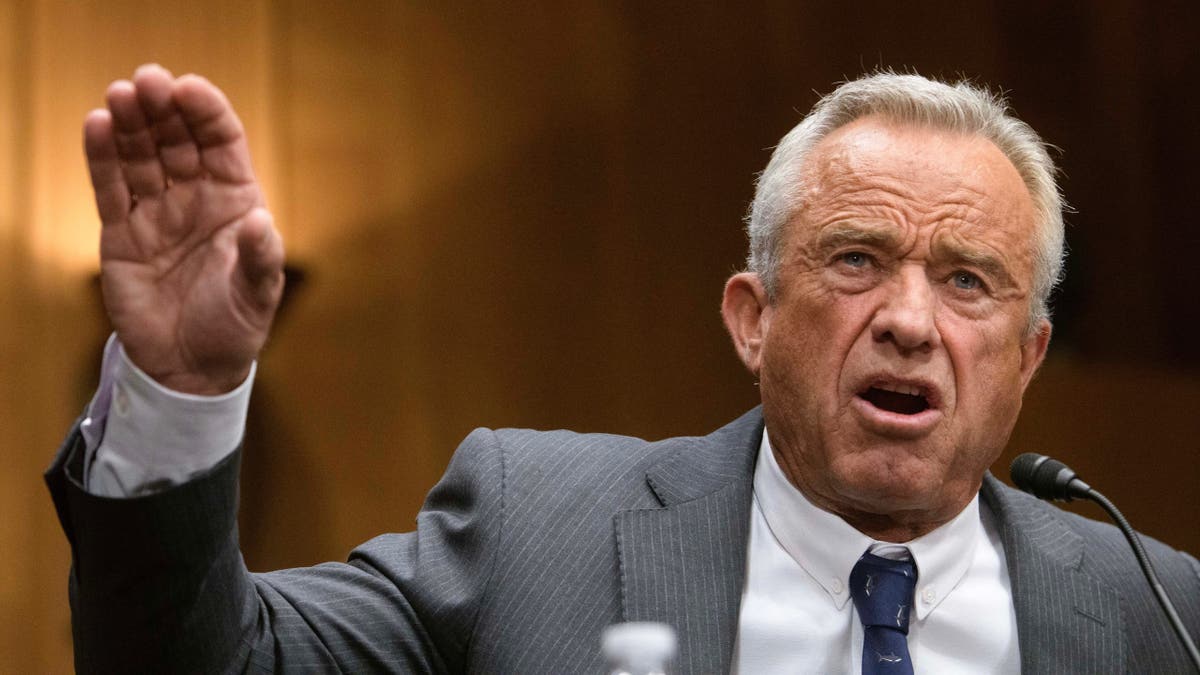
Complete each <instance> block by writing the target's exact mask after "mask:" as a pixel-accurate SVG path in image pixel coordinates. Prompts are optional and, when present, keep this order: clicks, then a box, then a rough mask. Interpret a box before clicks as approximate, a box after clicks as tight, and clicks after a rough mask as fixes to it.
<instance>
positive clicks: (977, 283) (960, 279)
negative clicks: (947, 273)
mask: <svg viewBox="0 0 1200 675" xmlns="http://www.w3.org/2000/svg"><path fill="white" fill-rule="evenodd" d="M950 281H951V282H952V283H953V284H954V287H955V288H958V289H961V290H964V291H975V290H979V289H981V288H983V281H982V280H980V278H979V277H977V276H975V275H974V274H971V273H970V272H961V271H960V272H955V273H954V274H953V275H952V276H951V277H950Z"/></svg>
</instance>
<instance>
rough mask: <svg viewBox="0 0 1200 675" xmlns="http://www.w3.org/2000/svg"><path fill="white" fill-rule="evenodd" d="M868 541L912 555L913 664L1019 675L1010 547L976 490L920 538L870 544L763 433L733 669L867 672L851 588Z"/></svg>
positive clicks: (892, 553)
mask: <svg viewBox="0 0 1200 675" xmlns="http://www.w3.org/2000/svg"><path fill="white" fill-rule="evenodd" d="M868 549H870V550H871V552H872V553H874V554H876V555H881V556H884V557H891V558H902V557H907V556H906V555H905V553H906V552H907V554H908V555H910V556H911V557H912V559H913V560H914V561H915V563H916V566H917V588H916V593H915V595H916V598H915V603H914V604H915V611H914V612H913V613H912V614H911V615H910V623H909V631H908V647H909V654H910V655H911V657H912V662H913V666H914V668H915V671H916V672H917V673H939V674H941V673H1016V672H1020V652H1019V650H1018V645H1017V621H1016V613H1015V611H1014V609H1013V604H1012V590H1011V587H1010V585H1009V578H1008V569H1007V567H1006V566H1005V560H1004V549H1003V547H1002V546H1001V544H1000V539H999V536H998V535H997V533H996V528H995V527H994V525H993V524H992V523H991V517H990V515H989V514H987V513H986V510H985V509H980V507H979V497H978V496H976V498H975V499H973V500H972V501H971V502H970V504H968V505H967V507H966V508H965V509H963V511H962V513H960V514H958V516H956V517H955V518H954V520H951V521H950V522H948V523H946V524H945V525H943V526H941V527H939V528H938V529H936V530H934V531H932V532H930V533H928V534H926V535H924V536H921V537H918V538H917V539H913V540H912V541H909V542H907V543H905V544H903V545H895V544H889V543H885V542H879V541H875V540H873V539H871V538H870V537H868V536H866V535H865V534H863V533H861V532H859V531H858V530H855V529H854V528H853V527H851V526H850V525H848V524H847V523H846V522H845V521H844V520H842V519H841V518H839V517H837V516H835V515H833V514H832V513H829V512H828V511H823V510H821V509H819V508H817V507H816V506H814V505H813V504H812V503H811V502H810V501H808V499H807V498H805V496H804V495H803V493H801V492H800V491H799V490H797V489H796V488H795V487H794V486H793V485H792V484H791V482H790V481H788V479H787V477H786V476H784V474H783V471H782V470H781V469H780V468H779V465H778V463H776V461H775V456H774V453H773V452H772V450H771V443H770V438H769V435H768V434H766V433H764V434H763V440H762V448H761V450H760V452H759V456H758V463H757V465H756V467H755V470H754V500H753V505H752V507H751V515H750V541H749V545H748V547H747V565H746V570H747V571H746V586H745V588H744V589H743V591H742V607H741V613H740V614H739V618H738V636H737V644H736V647H735V650H734V659H733V671H734V672H735V673H742V674H743V675H751V674H753V675H766V674H769V673H789V674H790V673H852V674H857V673H861V672H862V642H863V629H862V624H861V623H860V622H859V619H858V615H857V614H856V613H855V610H854V603H853V602H851V600H850V592H849V589H848V587H847V585H848V582H849V579H850V570H851V569H852V568H853V567H854V563H855V562H857V561H858V559H859V557H860V556H862V554H863V553H864V552H865V551H867V550H868Z"/></svg>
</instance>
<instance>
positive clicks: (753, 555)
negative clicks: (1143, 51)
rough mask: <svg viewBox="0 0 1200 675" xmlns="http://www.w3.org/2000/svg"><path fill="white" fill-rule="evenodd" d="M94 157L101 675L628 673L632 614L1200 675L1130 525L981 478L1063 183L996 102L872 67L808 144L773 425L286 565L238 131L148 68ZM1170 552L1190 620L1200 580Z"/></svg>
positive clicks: (267, 232)
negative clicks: (618, 649) (257, 544)
mask: <svg viewBox="0 0 1200 675" xmlns="http://www.w3.org/2000/svg"><path fill="white" fill-rule="evenodd" d="M85 143H86V149H87V155H88V161H89V167H90V170H91V175H92V181H93V185H94V187H95V191H96V202H97V206H98V209H99V212H100V217H101V220H102V221H103V229H102V233H101V255H102V269H103V281H104V296H105V303H106V307H107V308H108V312H109V315H110V317H111V318H112V322H113V325H114V327H115V329H116V339H117V341H114V342H111V343H110V346H109V349H108V352H107V354H106V356H107V358H106V363H105V373H104V378H103V380H102V384H101V388H100V391H99V392H98V393H97V397H96V399H94V400H93V402H92V405H91V406H90V407H89V411H88V413H87V415H86V417H85V419H84V421H83V422H82V423H81V424H80V427H79V429H77V430H76V431H75V432H73V433H72V435H71V436H70V437H69V438H68V440H67V442H66V444H65V445H64V447H63V449H62V451H61V452H60V454H59V457H58V459H57V460H56V462H55V464H54V466H52V467H51V470H50V472H49V473H48V477H47V479H48V482H49V484H50V486H51V490H52V492H53V493H54V497H55V502H56V505H57V506H58V508H59V513H60V517H61V519H62V522H63V527H64V529H65V530H66V532H67V535H68V537H69V538H70V539H71V542H72V548H73V552H74V567H73V573H72V577H71V589H72V603H73V608H74V613H73V616H74V630H75V637H76V658H77V664H78V666H79V669H80V670H81V671H91V670H95V671H122V672H127V671H139V672H140V671H147V672H163V671H169V670H189V671H195V672H222V671H242V670H285V671H333V670H342V671H349V672H366V671H384V670H391V671H400V672H427V671H428V672H497V673H516V672H522V673H529V672H547V673H561V672H598V671H599V670H600V669H601V668H602V667H603V666H602V664H601V662H600V656H599V651H598V648H597V645H598V636H599V633H600V631H601V629H602V628H603V627H604V626H606V625H609V624H612V623H616V622H620V621H629V620H655V621H664V622H666V623H669V624H671V625H672V626H674V627H675V628H676V630H677V631H678V632H679V637H680V643H681V644H680V654H679V657H678V660H677V662H676V664H675V665H676V670H678V671H679V672H686V673H715V672H726V671H729V670H731V669H732V670H735V671H737V672H742V673H762V672H884V671H882V670H879V669H891V670H888V671H886V672H913V671H914V669H915V671H917V672H1017V671H1018V670H1022V671H1025V672H1118V671H1140V672H1178V671H1181V670H1185V669H1186V668H1187V661H1186V657H1185V655H1184V653H1183V650H1182V649H1181V648H1180V647H1179V646H1178V645H1177V644H1176V642H1175V639H1174V637H1173V636H1172V635H1170V633H1169V631H1168V628H1167V624H1166V623H1165V621H1164V620H1163V618H1162V616H1161V613H1160V611H1159V609H1158V607H1157V606H1156V605H1155V603H1154V601H1153V599H1152V597H1151V595H1150V593H1149V591H1148V590H1147V589H1146V588H1145V586H1144V584H1143V583H1142V582H1141V580H1140V579H1139V578H1138V577H1139V573H1138V571H1137V567H1136V564H1135V563H1134V561H1133V558H1132V556H1131V554H1130V553H1129V552H1128V551H1127V550H1126V547H1125V544H1124V542H1123V540H1122V539H1121V536H1120V535H1119V534H1118V533H1116V531H1115V530H1114V529H1113V528H1111V527H1109V526H1106V525H1100V524H1097V523H1092V522H1091V521H1087V520H1084V519H1081V518H1078V517H1076V516H1072V515H1069V514H1065V513H1062V512H1059V511H1057V510H1055V509H1054V508H1053V507H1050V506H1047V505H1044V504H1042V503H1040V502H1037V501H1036V500H1033V499H1032V498H1029V497H1026V496H1024V495H1022V494H1019V493H1016V492H1014V491H1012V490H1011V489H1009V488H1006V487H1004V486H1003V485H1002V484H1000V483H999V482H998V481H996V480H995V479H994V478H992V477H990V476H989V475H987V468H988V466H989V465H990V464H991V463H992V462H993V461H994V460H995V459H996V457H997V455H998V454H999V453H1000V451H1001V449H1002V448H1003V447H1004V444H1005V443H1006V441H1007V438H1008V435H1009V433H1010V431H1011V429H1012V426H1013V424H1014V422H1015V420H1016V417H1017V414H1018V412H1019V410H1020V406H1021V398H1022V395H1023V393H1024V391H1025V388H1026V387H1027V386H1028V384H1029V382H1030V380H1031V379H1032V377H1033V375H1034V373H1035V372H1036V370H1037V368H1038V366H1039V364H1040V363H1041V361H1042V359H1043V357H1044V355H1045V351H1046V347H1047V344H1048V342H1049V338H1050V322H1049V317H1048V312H1047V304H1046V301H1047V296H1048V294H1049V292H1050V290H1051V289H1052V287H1053V285H1054V283H1055V281H1056V280H1057V278H1058V276H1059V271H1060V269H1061V259H1062V247H1063V243H1062V220H1061V203H1060V199H1059V196H1058V193H1057V188H1056V186H1055V184H1054V181H1053V171H1054V169H1053V164H1052V162H1051V161H1050V159H1049V157H1048V156H1047V155H1046V152H1045V150H1044V148H1043V145H1042V143H1041V141H1040V139H1039V138H1038V137H1037V135H1036V134H1035V133H1034V132H1033V130H1032V129H1030V128H1029V127H1028V126H1026V125H1025V124H1023V123H1022V122H1020V121H1018V120H1016V119H1015V118H1013V117H1011V116H1009V115H1008V114H1007V112H1006V111H1005V109H1004V107H1003V105H1002V104H1001V103H1000V102H999V101H997V100H996V99H995V98H994V97H992V96H991V95H990V94H988V93H987V92H985V91H982V90H980V89H977V88H974V87H971V86H969V85H965V84H959V85H954V86H950V85H945V84H941V83H936V82H931V81H929V80H926V79H924V78H920V77H918V76H897V75H893V74H879V75H875V76H870V77H866V78H863V79H861V80H858V81H854V82H850V83H847V84H845V85H843V86H841V87H839V88H838V89H837V90H836V91H835V92H834V93H832V94H831V95H829V96H828V97H826V98H825V99H824V100H822V102H821V103H819V104H818V105H817V106H816V108H815V109H814V110H813V112H812V113H810V115H809V116H808V117H806V118H805V120H804V121H802V122H801V123H800V124H799V125H798V126H797V127H796V128H795V129H793V130H792V131H791V132H790V133H789V134H788V135H787V136H786V137H785V138H784V139H783V140H782V141H781V143H780V145H779V147H778V148H777V149H776V150H775V152H774V154H773V156H772V159H771V161H770V164H769V165H768V167H767V169H766V171H765V172H764V174H763V176H762V178H761V180H760V181H759V185H758V190H757V193H756V196H755V201H754V205H753V207H752V213H751V216H750V219H749V227H748V231H749V234H750V240H751V241H750V248H751V251H750V259H749V265H748V270H747V271H746V272H743V273H739V274H735V275H734V276H733V277H732V278H731V279H730V280H729V281H728V283H727V285H726V288H725V294H724V300H723V304H722V313H723V316H724V319H725V323H726V326H727V327H728V329H729V332H730V334H731V336H732V338H733V342H734V345H735V347H736V349H737V353H738V354H739V356H740V358H741V359H742V361H743V362H744V363H745V364H746V366H747V368H748V369H749V370H750V371H752V372H753V373H754V374H755V375H756V376H757V377H758V379H759V382H760V388H761V392H762V407H761V409H756V410H753V411H751V412H749V413H747V414H746V415H744V416H743V417H741V418H740V419H738V420H736V421H734V422H733V423H731V424H729V425H727V426H726V427H724V428H722V429H720V430H718V431H716V432H714V433H712V434H710V435H709V436H706V437H696V438H675V439H667V440H665V441H661V442H657V443H647V442H645V441H641V440H639V439H632V438H624V437H617V436H602V435H577V434H572V433H569V432H551V433H538V432H530V431H521V430H499V431H491V430H477V431H476V432H474V433H472V434H471V435H470V436H469V437H468V438H467V439H466V440H465V441H464V442H463V444H462V445H461V446H460V448H459V450H458V452H457V454H456V455H455V457H454V459H453V460H452V461H451V464H450V466H449V468H448V469H447V471H446V474H445V476H444V477H443V479H442V481H441V482H440V483H439V484H438V485H437V486H436V487H435V488H434V489H433V491H432V492H431V493H430V495H429V497H428V500H427V502H426V505H425V507H424V509H423V510H422V512H421V514H420V516H418V529H417V532H415V533H408V534H400V535H385V536H383V537H380V538H377V539H375V540H372V541H371V542H368V543H367V544H365V545H363V546H362V547H360V548H359V549H357V550H355V551H354V552H353V553H352V554H351V558H350V561H349V562H348V563H347V564H328V565H322V566H318V567H315V568H312V569H306V570H288V571H282V572H275V573H270V574H263V575H251V574H249V573H247V571H246V570H245V567H244V565H243V564H242V562H241V558H240V556H239V554H238V550H237V539H236V537H237V535H236V529H235V524H234V523H235V520H234V518H235V509H236V489H237V462H238V452H237V450H236V446H237V445H238V443H239V439H240V424H241V420H242V419H243V418H244V407H245V400H246V398H247V396H248V388H249V382H250V379H251V377H252V373H253V361H254V358H255V356H256V355H257V353H258V351H259V349H260V348H261V347H262V344H263V341H264V340H265V338H266V335H267V332H268V329H269V326H270V323H271V318H272V316H273V312H274V309H275V305H276V304H277V302H278V298H279V293H280V287H281V284H282V277H281V266H282V261H283V250H282V244H281V242H280V239H279V236H278V234H277V233H276V232H275V230H274V228H273V227H272V223H271V219H270V214H269V213H268V212H267V211H266V210H265V209H264V207H263V202H262V197H261V194H260V192H259V190H258V186H257V184H256V183H255V180H254V176H253V172H252V170H251V167H250V162H249V157H248V153H247V151H246V145H245V139H244V138H243V136H242V130H241V126H240V123H239V122H238V120H237V118H236V116H235V114H234V112H233V110H232V109H231V107H230V106H229V104H228V102H227V101H226V100H225V98H224V97H223V96H222V95H221V93H220V92H219V90H217V89H216V88H215V87H214V86H213V85H211V84H210V83H208V82H207V81H205V80H203V79H200V78H197V77H194V76H184V77H181V78H178V79H176V78H174V77H173V76H172V75H171V74H170V73H168V72H166V71H165V70H164V69H162V68H160V67H157V66H146V67H143V68H141V69H139V70H138V72H137V73H136V74H135V76H134V78H133V80H132V82H117V83H114V84H113V85H112V86H111V87H110V88H109V91H108V107H107V110H101V111H94V112H93V113H91V114H90V115H89V116H88V118H87V121H86V123H85ZM1147 546H1148V549H1149V551H1150V553H1151V555H1152V557H1153V558H1154V560H1155V565H1156V567H1157V569H1158V571H1159V573H1160V574H1161V575H1162V576H1163V578H1164V584H1165V586H1166V588H1167V590H1168V591H1169V592H1171V593H1172V594H1173V596H1174V597H1175V599H1176V602H1177V603H1178V604H1179V610H1180V613H1181V615H1182V617H1183V619H1184V621H1185V622H1186V623H1187V624H1188V625H1189V626H1190V627H1191V629H1192V630H1193V631H1196V630H1197V629H1198V628H1200V564H1198V563H1197V561H1196V560H1195V559H1193V558H1191V557H1190V556H1187V555H1186V554H1181V553H1178V552H1175V551H1173V550H1171V549H1169V548H1168V547H1166V546H1163V545H1162V544H1159V543H1157V542H1152V541H1148V542H1147ZM885 596H886V597H888V598H889V602H890V603H891V604H886V605H880V604H877V602H878V600H879V599H880V597H885ZM860 619H862V620H860ZM893 621H894V622H895V624H896V625H895V626H891V625H890V624H891V623H892V622H893Z"/></svg>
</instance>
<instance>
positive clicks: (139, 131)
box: [106, 80, 166, 197]
mask: <svg viewBox="0 0 1200 675" xmlns="http://www.w3.org/2000/svg"><path fill="white" fill-rule="evenodd" d="M106 98H107V100H108V109H109V111H111V113H112V121H113V132H114V134H113V137H114V138H115V139H116V143H117V156H118V157H119V158H120V159H121V164H122V167H123V169H124V171H125V182H126V183H127V184H128V185H129V191H130V192H132V193H133V195H134V196H136V197H150V196H154V195H157V194H158V193H160V192H162V191H163V188H164V187H165V185H166V181H165V179H164V177H163V171H162V164H161V163H160V162H159V160H158V148H157V147H156V146H155V144H154V137H153V136H152V135H151V133H150V127H149V126H148V124H147V123H146V115H145V113H144V112H143V111H142V106H141V104H140V103H138V100H137V91H136V90H135V88H134V85H133V83H132V82H130V81H128V80H118V81H116V82H113V83H112V84H110V85H109V86H108V92H107V95H106Z"/></svg>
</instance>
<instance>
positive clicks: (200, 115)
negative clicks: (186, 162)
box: [172, 75, 254, 183]
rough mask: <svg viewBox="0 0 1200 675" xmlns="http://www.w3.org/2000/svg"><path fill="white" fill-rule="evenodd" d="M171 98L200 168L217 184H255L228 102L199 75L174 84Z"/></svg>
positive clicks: (247, 150) (242, 133)
mask: <svg viewBox="0 0 1200 675" xmlns="http://www.w3.org/2000/svg"><path fill="white" fill-rule="evenodd" d="M172 94H173V97H174V100H175V107H176V108H178V109H179V112H180V114H181V115H182V117H183V121H184V123H185V124H186V125H187V129H188V132H189V133H190V134H191V136H192V138H193V139H195V141H196V146H197V147H198V148H199V150H200V164H201V166H203V167H204V170H205V171H207V172H208V174H209V175H210V176H212V177H213V178H216V179H218V180H224V181H230V182H236V183H246V182H250V181H253V180H254V169H253V168H252V167H251V165H250V148H249V146H247V144H246V134H245V131H244V130H243V128H242V122H241V120H239V119H238V116H237V113H235V112H234V111H233V106H232V105H230V104H229V99H227V98H225V94H224V93H222V92H221V90H220V89H218V88H217V87H216V86H214V85H213V84H212V83H211V82H209V81H208V80H206V79H204V78H203V77H200V76H199V75H184V76H183V77H180V78H179V79H177V80H175V84H174V87H173V88H172Z"/></svg>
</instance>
